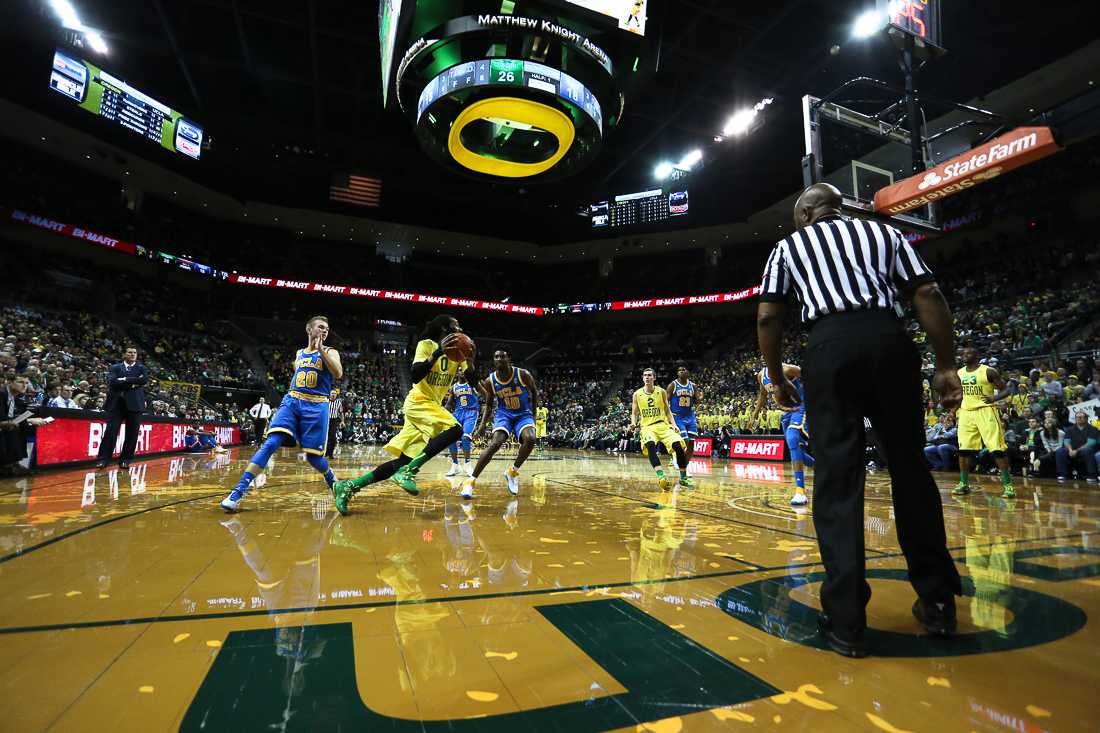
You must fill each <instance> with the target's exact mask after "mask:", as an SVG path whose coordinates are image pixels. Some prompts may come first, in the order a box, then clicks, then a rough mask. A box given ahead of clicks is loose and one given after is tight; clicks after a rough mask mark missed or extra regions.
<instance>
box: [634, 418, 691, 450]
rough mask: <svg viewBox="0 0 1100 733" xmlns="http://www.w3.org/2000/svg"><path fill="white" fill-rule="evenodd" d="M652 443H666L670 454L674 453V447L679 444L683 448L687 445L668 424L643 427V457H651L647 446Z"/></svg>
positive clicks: (660, 423)
mask: <svg viewBox="0 0 1100 733" xmlns="http://www.w3.org/2000/svg"><path fill="white" fill-rule="evenodd" d="M650 443H664V444H665V448H668V452H669V453H672V446H674V445H676V444H677V443H679V444H680V445H683V446H686V445H687V444H686V443H684V439H683V438H682V437H680V433H679V431H677V430H676V428H674V427H672V426H671V425H669V424H668V423H667V422H659V423H654V424H653V425H643V426H642V455H646V456H648V455H649V452H648V451H647V450H646V446H647V445H649V444H650Z"/></svg>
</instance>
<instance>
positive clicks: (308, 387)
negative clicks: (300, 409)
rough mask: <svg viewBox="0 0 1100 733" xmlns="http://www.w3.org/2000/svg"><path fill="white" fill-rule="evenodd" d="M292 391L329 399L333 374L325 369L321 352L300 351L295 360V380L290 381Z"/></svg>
mask: <svg viewBox="0 0 1100 733" xmlns="http://www.w3.org/2000/svg"><path fill="white" fill-rule="evenodd" d="M290 390H291V391H292V392H300V393H302V394H307V395H312V396H314V397H324V398H325V399H326V400H327V399H328V396H329V394H331V392H332V374H331V373H329V371H328V370H327V369H325V362H324V361H322V359H321V352H319V351H306V350H305V349H298V355H297V357H296V358H295V360H294V378H293V379H292V380H290Z"/></svg>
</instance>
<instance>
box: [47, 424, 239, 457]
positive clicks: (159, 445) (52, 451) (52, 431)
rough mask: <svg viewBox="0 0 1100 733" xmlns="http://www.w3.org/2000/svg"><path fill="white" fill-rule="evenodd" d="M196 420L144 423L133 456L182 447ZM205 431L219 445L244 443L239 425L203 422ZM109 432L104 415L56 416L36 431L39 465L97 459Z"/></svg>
mask: <svg viewBox="0 0 1100 733" xmlns="http://www.w3.org/2000/svg"><path fill="white" fill-rule="evenodd" d="M196 424H197V423H193V422H185V421H180V422H173V421H165V422H162V421H159V420H158V421H157V422H152V421H150V422H142V423H141V426H140V427H139V428H138V438H137V450H136V451H135V452H134V455H137V456H143V455H149V454H154V453H169V452H172V451H179V450H183V447H184V440H185V439H186V437H187V429H188V428H190V427H193V426H195V425H196ZM202 428H203V430H208V431H212V432H213V433H214V436H215V439H216V440H217V441H218V444H219V445H236V444H238V443H240V442H241V429H240V427H238V426H236V425H232V426H227V425H215V424H213V423H202ZM105 432H107V421H106V419H105V416H104V418H103V419H101V418H98V417H97V418H92V417H75V416H65V417H58V416H55V417H54V420H53V422H51V423H48V424H46V425H42V426H40V427H39V428H38V430H37V432H36V440H37V444H38V447H37V463H38V465H39V466H55V465H58V464H62V463H72V462H75V461H90V460H94V459H95V458H96V457H97V456H98V455H99V445H100V443H101V442H102V440H103V434H104V433H105ZM125 433H126V426H125V425H123V426H122V427H121V428H120V429H119V431H118V440H117V441H115V446H114V451H113V452H112V453H111V455H112V456H118V454H119V453H120V452H121V451H122V441H123V439H124V438H125Z"/></svg>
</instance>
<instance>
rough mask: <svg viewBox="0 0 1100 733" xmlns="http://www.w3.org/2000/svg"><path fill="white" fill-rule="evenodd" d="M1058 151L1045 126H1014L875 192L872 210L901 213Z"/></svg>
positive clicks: (883, 212)
mask: <svg viewBox="0 0 1100 733" xmlns="http://www.w3.org/2000/svg"><path fill="white" fill-rule="evenodd" d="M1061 149H1062V148H1061V147H1060V146H1059V145H1058V143H1056V142H1055V141H1054V134H1053V133H1052V132H1051V130H1050V128H1049V127H1017V128H1016V129H1015V130H1013V131H1012V132H1009V133H1005V134H1004V135H1001V136H1000V137H997V138H994V139H993V140H990V141H989V142H987V143H986V144H985V145H979V146H978V147H976V148H974V149H973V150H968V151H967V152H965V153H963V154H962V155H956V156H955V157H954V158H951V159H949V160H945V161H944V162H942V163H940V164H939V165H937V166H934V167H932V168H929V169H928V170H926V171H924V172H923V173H918V174H917V175H915V176H910V177H909V178H906V179H904V180H901V181H898V182H897V183H894V184H891V185H889V186H886V187H884V188H881V189H879V190H878V191H877V192H876V193H875V211H876V212H878V213H880V214H890V215H894V214H902V213H905V212H906V211H910V210H912V209H918V208H920V207H921V206H924V205H926V204H930V203H932V202H933V201H938V200H939V199H942V198H946V197H948V196H950V195H952V194H955V193H958V192H959V191H964V190H966V189H968V188H972V187H974V186H977V185H978V184H979V183H984V182H985V181H988V180H990V179H992V178H996V177H997V176H999V175H1001V174H1002V173H1007V172H1008V171H1010V170H1014V169H1016V168H1019V167H1021V166H1024V165H1027V164H1028V163H1032V162H1034V161H1036V160H1039V159H1040V158H1045V157H1046V156H1048V155H1051V154H1052V153H1056V152H1058V151H1059V150H1061Z"/></svg>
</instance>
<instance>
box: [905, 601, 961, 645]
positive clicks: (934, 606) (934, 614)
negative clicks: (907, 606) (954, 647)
mask: <svg viewBox="0 0 1100 733" xmlns="http://www.w3.org/2000/svg"><path fill="white" fill-rule="evenodd" d="M913 616H914V617H915V618H916V619H917V621H919V622H920V625H921V626H923V627H924V630H925V631H927V632H928V633H929V634H931V635H932V636H942V637H944V638H946V637H949V636H952V635H953V634H954V633H955V630H956V629H957V628H958V625H959V622H958V619H957V618H956V616H955V599H954V598H951V599H949V600H947V601H941V602H933V601H925V600H923V599H921V598H918V599H917V600H916V601H914V602H913Z"/></svg>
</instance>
